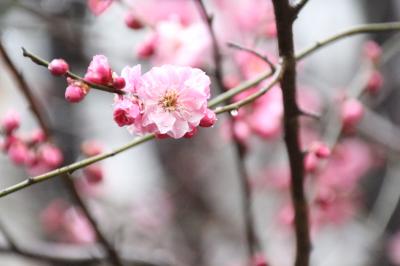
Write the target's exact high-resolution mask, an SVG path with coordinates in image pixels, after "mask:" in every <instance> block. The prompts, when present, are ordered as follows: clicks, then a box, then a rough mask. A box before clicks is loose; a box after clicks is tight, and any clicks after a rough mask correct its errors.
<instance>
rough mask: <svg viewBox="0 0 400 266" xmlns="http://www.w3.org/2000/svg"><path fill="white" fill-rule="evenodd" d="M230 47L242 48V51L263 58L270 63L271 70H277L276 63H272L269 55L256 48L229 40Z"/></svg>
mask: <svg viewBox="0 0 400 266" xmlns="http://www.w3.org/2000/svg"><path fill="white" fill-rule="evenodd" d="M228 47H231V48H235V49H238V50H242V51H245V52H248V53H250V54H253V55H255V56H256V57H258V58H260V59H261V60H263V61H264V62H265V63H267V64H268V66H269V68H270V69H271V72H275V64H274V63H272V62H271V60H269V58H268V56H266V55H262V54H261V53H259V52H257V51H256V50H254V49H251V48H247V47H244V46H242V45H239V44H237V43H233V42H228Z"/></svg>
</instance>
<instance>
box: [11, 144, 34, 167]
mask: <svg viewBox="0 0 400 266" xmlns="http://www.w3.org/2000/svg"><path fill="white" fill-rule="evenodd" d="M8 156H9V157H10V159H11V161H13V162H14V163H15V164H17V165H22V164H25V163H26V162H27V161H28V156H29V150H28V147H27V146H26V145H25V144H24V143H23V142H20V141H18V142H16V143H14V144H12V145H11V146H10V148H9V149H8Z"/></svg>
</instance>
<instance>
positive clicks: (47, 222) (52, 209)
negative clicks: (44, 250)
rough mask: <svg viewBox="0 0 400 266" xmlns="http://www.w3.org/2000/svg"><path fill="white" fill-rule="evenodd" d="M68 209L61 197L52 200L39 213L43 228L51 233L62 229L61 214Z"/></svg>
mask: <svg viewBox="0 0 400 266" xmlns="http://www.w3.org/2000/svg"><path fill="white" fill-rule="evenodd" d="M67 209H68V203H67V202H65V201H64V200H62V199H56V200H53V201H52V202H51V203H49V204H48V205H47V206H46V208H44V209H43V210H42V211H41V213H40V221H41V224H42V227H43V229H44V230H45V231H46V232H47V233H49V234H53V233H56V232H57V231H59V230H61V229H62V224H63V215H64V212H65V211H66V210H67Z"/></svg>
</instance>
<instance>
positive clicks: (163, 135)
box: [156, 134, 170, 139]
mask: <svg viewBox="0 0 400 266" xmlns="http://www.w3.org/2000/svg"><path fill="white" fill-rule="evenodd" d="M168 138H170V136H169V135H168V134H156V139H168Z"/></svg>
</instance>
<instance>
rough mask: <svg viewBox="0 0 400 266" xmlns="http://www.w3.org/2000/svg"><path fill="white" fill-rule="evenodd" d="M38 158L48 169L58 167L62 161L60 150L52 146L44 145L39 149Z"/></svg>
mask: <svg viewBox="0 0 400 266" xmlns="http://www.w3.org/2000/svg"><path fill="white" fill-rule="evenodd" d="M39 158H40V160H42V161H43V163H45V164H46V165H47V166H48V167H50V168H55V167H58V166H60V164H61V163H62V162H63V160H64V158H63V155H62V153H61V151H60V149H59V148H58V147H56V146H54V145H52V144H44V145H42V146H41V147H40V149H39Z"/></svg>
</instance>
